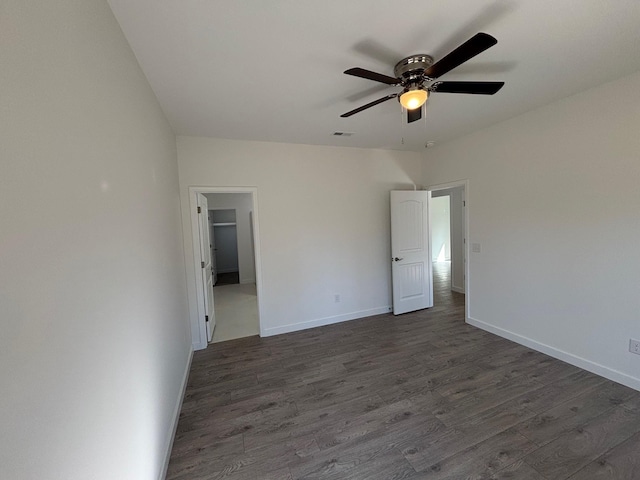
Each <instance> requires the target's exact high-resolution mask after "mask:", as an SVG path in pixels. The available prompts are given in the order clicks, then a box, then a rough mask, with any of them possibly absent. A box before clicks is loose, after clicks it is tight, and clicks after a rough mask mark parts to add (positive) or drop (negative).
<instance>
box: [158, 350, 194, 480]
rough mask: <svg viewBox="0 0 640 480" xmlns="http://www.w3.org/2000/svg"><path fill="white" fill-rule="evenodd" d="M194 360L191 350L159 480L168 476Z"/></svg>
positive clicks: (174, 411)
mask: <svg viewBox="0 0 640 480" xmlns="http://www.w3.org/2000/svg"><path fill="white" fill-rule="evenodd" d="M192 360H193V348H190V349H189V358H188V360H187V367H186V368H185V370H184V375H183V377H182V386H181V388H180V395H179V396H178V400H177V402H176V406H175V408H174V410H173V421H172V423H173V424H172V426H171V430H170V431H169V436H168V443H167V445H166V448H165V459H164V465H163V466H162V470H161V471H160V476H159V477H158V480H164V479H165V477H166V476H167V469H168V468H169V460H170V458H171V449H172V448H173V441H174V439H175V438H176V430H177V429H178V420H179V419H180V410H182V401H183V400H184V394H185V392H186V390H187V381H188V380H189V371H190V370H191V361H192Z"/></svg>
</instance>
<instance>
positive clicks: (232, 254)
mask: <svg viewBox="0 0 640 480" xmlns="http://www.w3.org/2000/svg"><path fill="white" fill-rule="evenodd" d="M189 190H190V196H191V197H195V198H197V196H198V194H202V195H203V196H204V197H205V198H206V202H207V209H208V211H207V215H206V217H205V218H208V222H207V224H206V226H204V227H203V228H205V229H206V230H207V233H208V235H207V237H209V245H208V247H209V248H208V249H207V250H209V252H210V257H211V262H210V265H211V270H212V271H211V275H210V278H213V279H214V281H213V286H212V289H211V290H212V295H211V296H212V299H213V301H212V304H213V312H214V317H215V328H214V330H213V335H212V338H211V340H210V341H209V343H210V344H211V343H214V344H215V343H219V342H223V341H227V340H233V339H236V338H243V337H248V336H253V335H259V334H260V332H261V329H260V292H261V284H260V283H261V282H260V261H259V259H260V252H259V245H260V242H259V237H258V234H259V229H258V225H257V219H258V212H257V189H255V188H253V187H238V188H233V187H231V188H230V187H190V188H189ZM197 233H198V232H194V242H195V241H196V237H202V235H197ZM194 261H195V264H196V265H195V266H196V272H198V273H200V272H202V268H203V267H202V265H203V263H202V260H201V258H199V256H198V255H196V256H195V258H194ZM204 277H205V275H204V274H202V273H201V277H200V276H199V277H198V284H199V289H201V290H202V293H200V292H199V293H200V294H199V295H198V299H197V301H198V311H199V312H200V310H201V308H202V307H201V305H200V303H201V300H202V299H204V298H206V295H205V292H206V285H200V278H204ZM199 317H200V315H199ZM200 320H203V321H206V318H202V319H200V318H199V321H200ZM205 326H206V325H205Z"/></svg>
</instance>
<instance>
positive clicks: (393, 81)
mask: <svg viewBox="0 0 640 480" xmlns="http://www.w3.org/2000/svg"><path fill="white" fill-rule="evenodd" d="M344 73H346V74H347V75H353V76H354V77H360V78H366V79H367V80H373V81H374V82H382V83H386V84H387V85H398V84H400V81H399V80H398V79H397V78H393V77H389V76H387V75H383V74H381V73H376V72H372V71H371V70H365V69H364V68H360V67H356V68H350V69H349V70H345V71H344Z"/></svg>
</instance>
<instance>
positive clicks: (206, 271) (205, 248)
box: [198, 193, 216, 342]
mask: <svg viewBox="0 0 640 480" xmlns="http://www.w3.org/2000/svg"><path fill="white" fill-rule="evenodd" d="M207 207H208V205H207V197H205V196H204V195H202V194H201V193H198V231H199V234H200V258H201V262H200V267H201V268H202V284H203V285H202V288H203V289H204V295H203V297H204V314H205V319H204V320H205V322H206V326H207V341H208V342H210V341H211V339H212V338H213V329H214V328H215V326H216V319H215V312H214V310H213V271H212V269H211V243H210V241H209V209H208V208H207Z"/></svg>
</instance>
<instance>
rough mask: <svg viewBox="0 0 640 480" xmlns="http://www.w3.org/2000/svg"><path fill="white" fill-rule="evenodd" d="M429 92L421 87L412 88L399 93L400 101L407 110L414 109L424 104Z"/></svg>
mask: <svg viewBox="0 0 640 480" xmlns="http://www.w3.org/2000/svg"><path fill="white" fill-rule="evenodd" d="M428 97H429V93H428V92H427V91H426V90H423V89H421V88H413V89H411V90H408V91H406V92H404V93H403V94H402V95H400V103H401V104H402V106H403V107H404V108H406V109H407V110H415V109H416V108H420V107H421V106H422V105H424V102H426V101H427V98H428Z"/></svg>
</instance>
